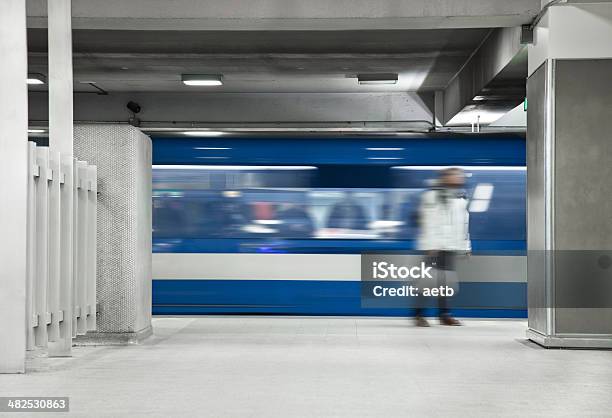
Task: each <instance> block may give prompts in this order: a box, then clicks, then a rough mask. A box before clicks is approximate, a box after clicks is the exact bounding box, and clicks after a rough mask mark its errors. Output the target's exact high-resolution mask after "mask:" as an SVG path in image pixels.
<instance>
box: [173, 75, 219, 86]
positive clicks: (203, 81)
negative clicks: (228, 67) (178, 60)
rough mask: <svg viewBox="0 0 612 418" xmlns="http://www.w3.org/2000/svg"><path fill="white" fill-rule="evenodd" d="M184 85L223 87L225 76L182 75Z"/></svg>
mask: <svg viewBox="0 0 612 418" xmlns="http://www.w3.org/2000/svg"><path fill="white" fill-rule="evenodd" d="M181 80H182V81H183V84H186V85H188V86H221V85H223V76H222V75H215V74H182V75H181Z"/></svg>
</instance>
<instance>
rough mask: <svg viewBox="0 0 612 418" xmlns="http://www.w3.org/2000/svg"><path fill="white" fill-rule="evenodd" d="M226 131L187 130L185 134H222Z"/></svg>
mask: <svg viewBox="0 0 612 418" xmlns="http://www.w3.org/2000/svg"><path fill="white" fill-rule="evenodd" d="M223 134H224V132H220V131H185V132H183V135H189V136H221V135H223Z"/></svg>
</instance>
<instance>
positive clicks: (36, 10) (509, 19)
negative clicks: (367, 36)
mask: <svg viewBox="0 0 612 418" xmlns="http://www.w3.org/2000/svg"><path fill="white" fill-rule="evenodd" d="M45 4H46V0H29V1H28V16H29V21H28V25H29V27H44V25H45V24H46V22H45V16H46V6H45ZM539 10H540V0H513V1H508V0H379V1H372V0H334V1H329V0H310V1H303V0H266V1H251V0H232V1H228V0H207V1H200V0H173V1H171V2H170V1H167V0H131V1H124V0H105V1H91V0H74V1H73V17H74V18H73V27H74V28H75V29H129V30H142V29H148V30H163V29H168V30H259V29H263V30H348V29H438V28H474V27H510V26H518V25H521V24H524V23H528V22H530V21H531V19H532V18H533V17H534V16H535V15H536V14H537V13H538V12H539Z"/></svg>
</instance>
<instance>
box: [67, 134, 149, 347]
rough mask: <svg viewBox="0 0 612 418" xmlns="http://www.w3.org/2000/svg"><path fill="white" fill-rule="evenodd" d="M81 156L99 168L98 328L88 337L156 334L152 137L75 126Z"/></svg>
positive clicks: (117, 339)
mask: <svg viewBox="0 0 612 418" xmlns="http://www.w3.org/2000/svg"><path fill="white" fill-rule="evenodd" d="M74 153H75V157H77V158H78V159H80V160H85V161H87V162H88V163H90V164H94V165H96V166H97V167H98V239H97V241H98V242H97V247H98V273H97V300H98V309H99V314H98V331H97V332H96V333H94V334H91V335H89V336H87V337H86V338H84V339H81V341H83V342H85V343H86V342H88V341H91V340H93V342H100V341H102V342H108V343H129V342H134V341H137V340H139V339H141V338H145V337H146V336H148V335H150V333H151V228H152V226H151V210H152V208H151V205H152V202H151V140H150V139H149V137H148V136H146V135H144V134H143V133H142V132H141V131H140V130H139V129H137V128H134V127H132V126H129V125H75V127H74Z"/></svg>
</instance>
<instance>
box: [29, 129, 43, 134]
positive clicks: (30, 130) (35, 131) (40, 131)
mask: <svg viewBox="0 0 612 418" xmlns="http://www.w3.org/2000/svg"><path fill="white" fill-rule="evenodd" d="M44 132H45V130H44V129H28V133H29V134H42V133H44Z"/></svg>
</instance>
